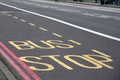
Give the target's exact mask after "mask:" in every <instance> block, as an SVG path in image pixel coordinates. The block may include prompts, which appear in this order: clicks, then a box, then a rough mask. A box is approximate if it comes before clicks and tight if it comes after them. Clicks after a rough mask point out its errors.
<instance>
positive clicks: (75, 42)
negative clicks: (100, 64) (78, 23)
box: [68, 40, 82, 45]
mask: <svg viewBox="0 0 120 80" xmlns="http://www.w3.org/2000/svg"><path fill="white" fill-rule="evenodd" d="M68 41H69V42H72V43H74V44H77V45H82V44H81V43H79V42H77V41H74V40H68Z"/></svg>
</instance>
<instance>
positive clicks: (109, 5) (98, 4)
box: [47, 0, 120, 8]
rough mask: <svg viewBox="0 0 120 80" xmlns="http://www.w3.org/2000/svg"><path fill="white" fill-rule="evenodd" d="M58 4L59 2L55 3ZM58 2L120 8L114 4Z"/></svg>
mask: <svg viewBox="0 0 120 80" xmlns="http://www.w3.org/2000/svg"><path fill="white" fill-rule="evenodd" d="M47 1H55V0H47ZM55 2H57V1H55ZM58 2H67V3H74V4H84V5H93V6H101V7H113V8H120V5H114V4H113V5H112V4H104V5H101V4H100V3H92V2H78V1H58Z"/></svg>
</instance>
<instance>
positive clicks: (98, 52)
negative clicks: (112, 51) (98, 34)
mask: <svg viewBox="0 0 120 80" xmlns="http://www.w3.org/2000/svg"><path fill="white" fill-rule="evenodd" d="M92 51H93V52H95V53H97V54H100V55H103V56H106V57H111V56H109V55H107V54H105V53H102V52H100V51H98V50H95V49H92Z"/></svg>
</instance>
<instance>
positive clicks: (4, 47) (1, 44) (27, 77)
mask: <svg viewBox="0 0 120 80" xmlns="http://www.w3.org/2000/svg"><path fill="white" fill-rule="evenodd" d="M0 47H2V48H3V49H4V50H2V49H1V48H0V54H2V56H3V57H4V58H5V59H7V61H8V62H9V63H10V64H11V65H12V66H13V67H14V68H15V69H16V70H17V71H18V72H19V73H20V75H21V76H22V77H23V78H24V80H31V79H30V77H29V76H28V75H27V74H26V73H25V72H24V71H23V70H22V69H21V68H20V67H19V66H18V65H17V64H16V63H15V61H17V62H18V63H19V64H20V65H21V66H22V67H23V68H24V69H25V70H26V71H27V72H28V73H29V74H30V75H31V76H32V77H33V78H34V80H42V79H41V78H40V77H39V76H38V75H37V74H35V73H34V72H33V71H32V70H30V69H29V67H28V66H27V65H26V64H25V63H24V62H22V61H21V60H20V59H19V58H18V57H17V56H16V55H15V54H14V53H13V52H12V51H11V50H10V49H9V48H7V47H6V46H5V45H4V44H3V43H2V42H0ZM5 51H6V52H7V53H8V54H7V53H6V52H5ZM11 57H12V58H11ZM13 59H14V60H15V61H14V60H13Z"/></svg>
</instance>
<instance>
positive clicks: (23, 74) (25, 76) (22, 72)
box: [0, 49, 31, 80]
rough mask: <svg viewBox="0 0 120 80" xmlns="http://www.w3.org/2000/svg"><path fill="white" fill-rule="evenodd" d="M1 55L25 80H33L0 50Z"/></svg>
mask: <svg viewBox="0 0 120 80" xmlns="http://www.w3.org/2000/svg"><path fill="white" fill-rule="evenodd" d="M0 53H1V54H2V56H4V57H5V58H6V59H7V60H8V61H9V62H10V64H11V65H12V66H13V67H14V68H15V69H16V70H17V71H18V72H19V73H20V75H21V76H22V77H23V78H24V79H25V80H31V79H30V78H29V77H28V76H27V75H26V74H25V73H24V71H22V69H21V68H20V67H19V66H18V65H17V64H16V63H15V62H14V61H13V60H12V59H11V58H10V57H9V56H8V55H7V54H6V53H5V52H4V51H3V50H2V49H0Z"/></svg>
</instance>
